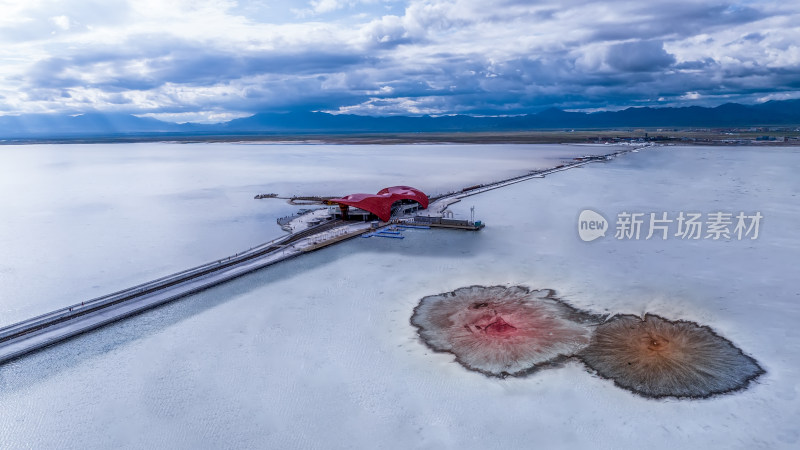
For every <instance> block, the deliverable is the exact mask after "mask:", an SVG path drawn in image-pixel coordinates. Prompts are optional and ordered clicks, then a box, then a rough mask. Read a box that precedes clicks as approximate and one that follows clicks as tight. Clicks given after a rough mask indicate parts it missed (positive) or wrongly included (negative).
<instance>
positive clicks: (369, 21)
mask: <svg viewBox="0 0 800 450" xmlns="http://www.w3.org/2000/svg"><path fill="white" fill-rule="evenodd" d="M798 97H800V3H797V2H793V1H785V0H782V1H771V0H768V1H752V0H751V1H747V0H745V1H725V0H723V1H714V0H711V1H684V0H648V1H640V0H635V1H633V0H624V1H616V0H607V1H603V2H595V1H584V0H558V1H550V0H545V1H525V0H500V1H489V0H409V1H394V0H311V1H287V0H277V1H249V0H240V1H234V0H207V1H184V0H170V1H165V0H135V1H124V0H62V1H54V0H20V1H5V0H0V114H22V113H35V112H60V113H70V114H75V113H81V112H89V111H104V112H126V113H134V114H146V115H152V116H154V117H158V118H161V119H166V120H172V121H180V122H184V121H203V122H215V121H222V120H228V119H231V118H235V117H241V116H246V115H250V114H252V113H254V112H262V111H263V112H268V111H272V112H282V111H287V112H288V111H332V112H348V113H354V114H370V115H389V114H410V115H419V114H453V113H464V114H482V115H483V114H485V115H496V114H520V113H526V112H537V111H540V110H542V109H545V108H548V107H558V108H562V109H569V110H586V111H592V110H598V109H620V108H622V107H627V106H640V105H650V106H659V105H661V106H672V105H689V104H694V105H711V106H714V105H718V104H722V103H725V102H728V101H737V102H743V103H755V102H761V101H766V100H771V99H778V100H779V99H787V98H798Z"/></svg>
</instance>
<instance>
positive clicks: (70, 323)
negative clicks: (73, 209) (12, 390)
mask: <svg viewBox="0 0 800 450" xmlns="http://www.w3.org/2000/svg"><path fill="white" fill-rule="evenodd" d="M631 150H633V149H631ZM631 150H624V151H618V152H615V153H612V154H609V155H605V156H601V157H590V158H582V159H580V160H578V161H572V162H569V163H566V164H562V165H560V166H557V167H555V168H552V169H547V170H542V171H536V172H531V173H529V174H526V175H521V176H517V177H513V178H509V179H506V180H502V181H499V182H495V183H490V184H485V185H475V186H470V187H468V188H464V189H461V190H459V191H457V192H453V193H450V194H446V195H443V196H439V197H437V198H432V199H431V200H432V202H431V203H430V204H429V205H428V203H427V200H428V199H427V197H426V198H425V199H424V200H425V205H426V206H427V209H425V210H421V211H418V212H416V213H415V214H416V215H413V216H411V215H406V216H404V217H400V218H393V219H392V220H391V221H373V222H352V221H350V222H348V221H345V220H341V219H332V220H327V221H323V222H322V223H319V224H318V225H313V226H311V227H309V228H306V229H303V230H301V231H295V232H293V233H292V234H289V235H287V236H283V237H281V238H278V239H274V240H272V241H269V242H266V243H264V244H261V245H259V246H256V247H253V248H250V249H248V250H246V251H243V252H241V253H237V254H235V255H233V256H229V257H227V258H223V259H219V260H216V261H213V262H210V263H207V264H203V265H201V266H197V267H194V268H191V269H187V270H184V271H181V272H177V273H174V274H172V275H168V276H165V277H162V278H159V279H156V280H153V281H149V282H147V283H143V284H140V285H137V286H133V287H131V288H128V289H124V290H121V291H118V292H114V293H111V294H108V295H104V296H101V297H97V298H94V299H91V300H87V301H83V302H80V303H76V304H73V305H70V306H66V307H64V308H60V309H57V310H55V311H51V312H49V313H46V314H42V315H40V316H36V317H33V318H30V319H27V320H24V321H21V322H18V323H15V324H12V325H8V326H5V327H2V328H0V364H2V363H4V362H6V361H9V360H12V359H14V358H17V357H19V356H21V355H24V354H26V353H30V352H32V351H35V350H37V349H40V348H43V347H46V346H49V345H52V344H55V343H57V342H60V341H63V340H66V339H69V338H70V337H73V336H76V335H78V334H81V333H84V332H87V331H89V330H93V329H95V328H98V327H101V326H103V325H106V324H109V323H111V322H114V321H117V320H120V319H123V318H126V317H130V316H132V315H135V314H138V313H140V312H142V311H145V310H147V309H150V308H154V307H156V306H159V305H162V304H164V303H167V302H170V301H173V300H176V299H178V298H182V297H185V296H187V295H190V294H193V293H196V292H199V291H202V290H204V289H208V288H210V287H212V286H215V285H218V284H220V283H224V282H226V281H229V280H232V279H234V278H237V277H240V276H242V275H245V274H247V273H250V272H253V271H255V270H258V269H262V268H264V267H267V266H270V265H272V264H276V263H278V262H280V261H283V260H286V259H289V258H293V257H295V256H298V255H301V254H304V253H307V252H311V251H315V250H318V249H320V248H323V247H327V246H330V245H334V244H336V243H339V242H342V241H345V240H347V239H350V238H354V237H356V236H362V235H363V237H371V236H376V237H383V238H391V239H402V238H403V236H402V235H401V234H400V232H399V231H400V230H403V229H430V228H451V229H463V230H473V231H477V230H480V229H481V228H483V227H484V226H485V225H484V224H483V223H482V222H480V221H467V220H459V219H452V218H447V217H443V216H444V213H445V210H446V209H447V207H448V206H449V205H452V204H454V203H456V202H459V201H461V199H462V198H465V197H468V196H471V195H477V194H480V193H482V192H486V191H489V190H492V189H498V188H501V187H503V186H507V185H510V184H514V183H519V182H522V181H526V180H529V179H532V178H542V177H544V176H545V175H547V174H550V173H554V172H558V171H561V170H567V169H570V168H574V167H577V166H581V165H584V164H587V163H590V162H593V161H605V160H607V159H610V158H612V157H614V156H617V155H619V154H621V153H626V152H628V151H631ZM379 195H389V194H382V193H379V194H378V195H375V197H377V196H379ZM391 195H394V194H391ZM262 198H274V197H272V194H267V195H264V196H263V197H262ZM340 200H342V199H340ZM286 219H289V218H286ZM309 223H318V222H317V221H313V222H309ZM303 226H305V225H303ZM387 227H392V228H391V229H387ZM282 228H284V229H287V228H288V229H294V228H291V227H290V226H289V223H288V222H287V223H285V224H282Z"/></svg>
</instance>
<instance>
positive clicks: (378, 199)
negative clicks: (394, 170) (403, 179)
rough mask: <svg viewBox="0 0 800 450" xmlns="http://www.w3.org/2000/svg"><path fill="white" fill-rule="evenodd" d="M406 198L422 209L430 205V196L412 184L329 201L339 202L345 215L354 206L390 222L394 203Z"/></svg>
mask: <svg viewBox="0 0 800 450" xmlns="http://www.w3.org/2000/svg"><path fill="white" fill-rule="evenodd" d="M404 200H411V201H415V202H417V203H419V205H420V207H421V208H422V209H425V208H427V207H428V196H427V195H425V193H424V192H422V191H420V190H419V189H414V188H413V187H410V186H392V187H388V188H385V189H381V190H380V191H378V193H377V194H350V195H347V196H345V197H342V198H332V199H330V200H328V203H329V204H338V205H339V208H340V209H341V210H342V215H344V216H346V215H347V208H348V207H350V206H352V207H353V208H358V209H363V210H364V211H369V212H371V213H372V214H375V215H376V216H378V218H379V219H381V220H382V221H384V222H388V221H389V219H390V218H391V217H392V205H393V204H394V203H395V202H398V201H404Z"/></svg>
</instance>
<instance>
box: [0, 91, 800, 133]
mask: <svg viewBox="0 0 800 450" xmlns="http://www.w3.org/2000/svg"><path fill="white" fill-rule="evenodd" d="M788 125H800V100H786V101H770V102H766V103H761V104H757V105H741V104H737V103H727V104H724V105H721V106H718V107H715V108H704V107H699V106H690V107H682V108H647V107H645V108H627V109H624V110H622V111H612V112H596V113H580V112H566V111H562V110H559V109H555V108H552V109H548V110H545V111H542V112H540V113H537V114H527V115H521V116H510V117H474V116H467V115H455V116H438V117H431V116H421V117H408V116H389V117H373V116H356V115H348V114H339V115H333V114H326V113H315V112H302V113H287V114H274V113H262V114H255V115H253V116H250V117H246V118H242V119H235V120H231V121H230V122H225V123H219V124H210V125H209V124H193V123H187V124H175V123H169V122H162V121H160V120H156V119H152V118H142V117H136V116H132V115H128V114H102V113H89V114H81V115H74V116H66V115H56V114H29V115H22V116H0V139H37V138H43V139H44V138H91V137H115V136H150V135H237V134H238V135H246V134H315V133H319V134H322V133H324V134H347V133H408V132H469V131H497V132H501V131H525V130H546V129H604V128H634V127H636V128H656V127H680V128H708V127H720V128H729V127H751V126H788Z"/></svg>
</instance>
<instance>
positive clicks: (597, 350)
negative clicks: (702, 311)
mask: <svg viewBox="0 0 800 450" xmlns="http://www.w3.org/2000/svg"><path fill="white" fill-rule="evenodd" d="M578 356H579V357H580V358H581V359H582V360H583V361H584V363H585V364H586V365H587V366H589V367H590V368H592V369H594V370H595V371H597V373H598V374H599V375H600V376H602V377H604V378H609V379H611V380H613V381H614V383H615V384H617V385H618V386H620V387H622V388H624V389H628V390H630V391H632V392H635V393H637V394H640V395H643V396H645V397H652V398H661V397H691V398H704V397H709V396H712V395H715V394H722V393H726V392H732V391H736V390H739V389H742V388H744V387H746V386H747V384H748V383H749V382H750V381H751V380H753V379H755V378H757V377H758V376H759V375H761V374H763V373H764V370H763V369H762V368H761V367H760V366H759V365H758V363H757V362H756V361H755V360H754V359H753V358H750V357H749V356H747V355H745V354H744V353H742V351H741V350H740V349H738V348H737V347H736V346H734V345H733V344H732V343H731V342H730V341H728V340H727V339H725V338H723V337H722V336H719V335H718V334H716V333H714V331H712V330H711V329H710V328H709V327H707V326H700V325H698V324H696V323H694V322H686V321H670V320H667V319H664V318H662V317H659V316H656V315H652V314H647V315H645V317H644V320H643V319H642V318H640V317H636V316H631V315H622V316H617V317H616V318H614V319H612V320H611V321H609V322H607V323H604V324H602V325H600V326H599V327H597V330H596V331H595V334H594V336H593V337H592V342H591V344H590V345H589V346H588V347H586V348H585V349H584V350H583V351H582V352H581V353H580V354H579V355H578Z"/></svg>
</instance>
